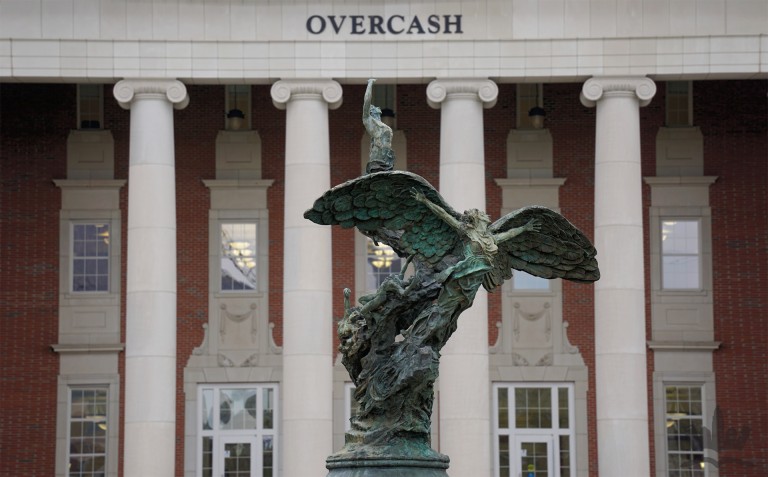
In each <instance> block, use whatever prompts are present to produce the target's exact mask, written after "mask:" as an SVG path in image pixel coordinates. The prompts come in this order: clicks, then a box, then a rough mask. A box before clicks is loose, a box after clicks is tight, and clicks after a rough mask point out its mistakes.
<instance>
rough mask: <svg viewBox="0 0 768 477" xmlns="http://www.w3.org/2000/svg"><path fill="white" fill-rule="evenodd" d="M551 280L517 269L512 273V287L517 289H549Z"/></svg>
mask: <svg viewBox="0 0 768 477" xmlns="http://www.w3.org/2000/svg"><path fill="white" fill-rule="evenodd" d="M549 282H550V280H547V279H546V278H541V277H537V276H534V275H531V274H530V273H527V272H523V271H521V270H515V271H514V273H513V274H512V288H513V289H514V290H515V291H539V292H541V291H549Z"/></svg>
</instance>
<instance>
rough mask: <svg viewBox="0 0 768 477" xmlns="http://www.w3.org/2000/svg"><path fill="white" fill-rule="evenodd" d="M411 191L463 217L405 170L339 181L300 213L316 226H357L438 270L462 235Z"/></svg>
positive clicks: (366, 233) (416, 177) (429, 186)
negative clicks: (310, 206) (341, 182)
mask: <svg viewBox="0 0 768 477" xmlns="http://www.w3.org/2000/svg"><path fill="white" fill-rule="evenodd" d="M413 189H416V190H418V191H420V192H421V193H423V194H424V195H425V196H426V197H427V198H428V199H429V200H430V201H432V202H433V203H435V204H438V205H439V206H441V207H442V208H443V209H445V211H446V212H448V213H449V214H451V215H453V216H454V217H456V219H457V220H460V219H461V215H460V214H458V213H457V212H456V211H454V210H453V209H452V208H451V207H450V206H449V205H448V204H447V203H446V202H445V200H443V198H442V197H441V196H440V194H439V193H438V192H437V190H435V188H434V187H432V185H431V184H430V183H429V182H427V181H426V180H424V179H423V178H421V177H420V176H417V175H415V174H412V173H409V172H404V171H388V172H377V173H373V174H366V175H363V176H361V177H358V178H356V179H352V180H350V181H347V182H344V183H343V184H339V185H337V186H336V187H334V188H332V189H330V190H328V191H327V192H326V193H325V194H323V195H322V197H320V198H319V199H317V200H316V201H315V203H314V204H313V206H312V208H311V209H309V210H307V211H306V212H305V213H304V217H305V218H306V219H309V220H311V221H312V222H314V223H316V224H320V225H340V226H341V227H343V228H351V227H357V228H358V229H359V230H360V231H361V232H363V233H364V234H365V235H367V236H369V237H371V238H372V239H373V240H375V241H377V242H382V243H385V244H387V245H389V246H390V247H392V248H393V249H394V250H395V251H396V252H397V253H398V255H400V256H401V257H406V256H415V258H416V259H417V260H419V261H421V262H423V263H425V264H427V265H429V266H430V267H433V268H435V269H438V270H439V269H442V268H444V266H445V265H446V264H445V263H442V260H443V258H445V257H446V255H448V254H449V253H450V252H452V251H453V250H454V249H455V248H456V247H457V246H460V245H461V239H460V237H459V236H458V234H457V233H456V231H455V230H453V229H452V228H451V227H450V226H449V225H448V224H447V223H445V222H444V221H443V220H442V219H440V218H439V217H437V216H436V215H435V214H434V213H433V212H432V211H430V210H429V209H428V208H427V206H425V205H424V204H422V203H421V202H419V201H417V200H415V199H414V198H413V196H412V192H411V191H412V190H413Z"/></svg>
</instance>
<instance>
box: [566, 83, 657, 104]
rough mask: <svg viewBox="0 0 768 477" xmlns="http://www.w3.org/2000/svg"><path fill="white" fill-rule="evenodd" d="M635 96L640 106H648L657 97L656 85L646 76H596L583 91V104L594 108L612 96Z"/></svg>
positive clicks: (585, 84)
mask: <svg viewBox="0 0 768 477" xmlns="http://www.w3.org/2000/svg"><path fill="white" fill-rule="evenodd" d="M626 95H635V96H636V97H637V99H638V100H640V106H647V105H648V104H650V102H651V99H653V97H654V95H656V83H654V82H653V80H652V79H650V78H646V77H644V76H595V77H593V78H590V79H588V80H587V81H586V82H585V83H584V86H583V87H582V89H581V94H580V95H579V96H580V99H581V104H583V105H584V106H586V107H588V108H592V107H594V106H595V104H597V101H599V100H601V99H603V98H606V97H610V96H626Z"/></svg>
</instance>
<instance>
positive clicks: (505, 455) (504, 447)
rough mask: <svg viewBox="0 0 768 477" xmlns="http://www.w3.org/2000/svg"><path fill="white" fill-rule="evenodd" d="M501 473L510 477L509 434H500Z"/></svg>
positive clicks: (503, 476) (504, 476) (505, 476)
mask: <svg viewBox="0 0 768 477" xmlns="http://www.w3.org/2000/svg"><path fill="white" fill-rule="evenodd" d="M499 475H500V476H501V477H510V474H509V436H499Z"/></svg>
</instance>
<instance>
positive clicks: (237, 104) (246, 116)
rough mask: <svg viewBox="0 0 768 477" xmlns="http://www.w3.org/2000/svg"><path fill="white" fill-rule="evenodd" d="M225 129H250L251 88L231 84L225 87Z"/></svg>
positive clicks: (245, 85) (244, 85)
mask: <svg viewBox="0 0 768 477" xmlns="http://www.w3.org/2000/svg"><path fill="white" fill-rule="evenodd" d="M225 101H226V105H225V109H226V111H227V122H226V125H225V127H226V129H229V130H234V131H236V130H238V129H251V86H250V85H247V84H237V85H234V84H231V85H227V87H226V100H225Z"/></svg>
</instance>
